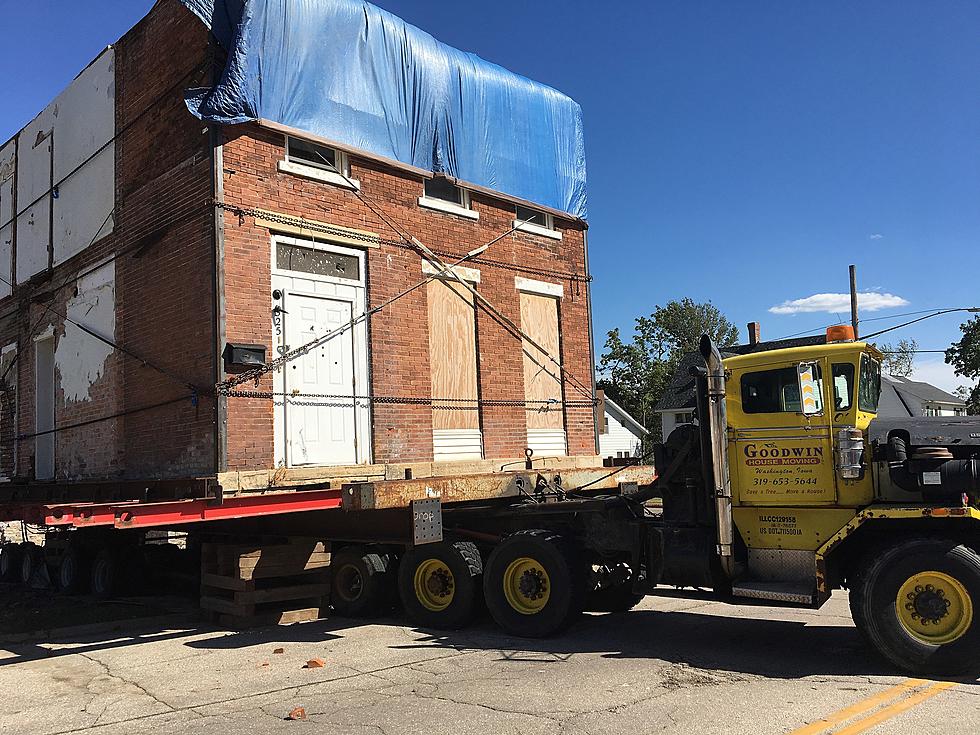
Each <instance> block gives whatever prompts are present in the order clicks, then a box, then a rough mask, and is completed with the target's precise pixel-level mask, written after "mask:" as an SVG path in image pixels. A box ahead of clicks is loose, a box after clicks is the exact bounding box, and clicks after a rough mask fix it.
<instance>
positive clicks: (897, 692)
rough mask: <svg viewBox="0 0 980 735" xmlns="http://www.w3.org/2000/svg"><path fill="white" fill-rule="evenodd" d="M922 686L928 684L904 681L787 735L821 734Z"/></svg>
mask: <svg viewBox="0 0 980 735" xmlns="http://www.w3.org/2000/svg"><path fill="white" fill-rule="evenodd" d="M923 684H928V682H927V681H926V680H925V679H906V680H905V681H903V682H902V683H901V684H899V685H898V686H894V687H892V688H891V689H886V690H885V691H883V692H879V693H878V694H875V695H873V696H871V697H868V698H867V699H862V700H861V701H860V702H856V703H855V704H852V705H851V706H849V707H845V708H844V709H842V710H839V711H837V712H835V713H834V714H832V715H828V716H827V717H825V718H823V719H822V720H817V721H816V722H811V723H810V724H809V725H804V726H803V727H801V728H800V729H799V730H793V732H791V733H789V735H818V733H821V732H823V731H824V730H826V729H828V728H830V727H833V726H834V725H839V724H840V723H842V722H847V721H848V720H850V719H851V718H853V717H857V716H858V715H861V714H864V713H865V712H867V711H868V710H872V709H874V708H875V707H879V706H881V705H882V704H885V703H886V702H890V701H892V700H893V699H897V698H898V697H903V696H905V695H906V694H908V693H909V692H911V691H912V690H914V689H916V688H917V687H920V686H922V685H923ZM838 735H839V734H838Z"/></svg>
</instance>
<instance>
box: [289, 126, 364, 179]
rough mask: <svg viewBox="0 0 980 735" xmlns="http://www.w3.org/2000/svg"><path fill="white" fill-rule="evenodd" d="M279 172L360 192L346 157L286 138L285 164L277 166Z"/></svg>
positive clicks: (306, 141)
mask: <svg viewBox="0 0 980 735" xmlns="http://www.w3.org/2000/svg"><path fill="white" fill-rule="evenodd" d="M279 170H280V171H283V172H284V173H290V174H296V175H297V176H303V177H304V178H308V179H314V180H316V181H322V182H323V183H326V184H333V185H334V186H340V187H343V188H345V189H360V188H361V185H360V182H358V181H356V180H354V179H352V178H351V175H350V159H349V158H348V156H347V154H346V153H344V152H343V151H340V150H337V149H336V148H331V147H329V146H325V145H321V144H319V143H313V142H311V141H308V140H303V139H302V138H296V137H294V136H292V135H287V136H286V160H284V161H280V162H279Z"/></svg>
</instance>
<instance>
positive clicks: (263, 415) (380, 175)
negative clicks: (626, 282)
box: [223, 125, 595, 469]
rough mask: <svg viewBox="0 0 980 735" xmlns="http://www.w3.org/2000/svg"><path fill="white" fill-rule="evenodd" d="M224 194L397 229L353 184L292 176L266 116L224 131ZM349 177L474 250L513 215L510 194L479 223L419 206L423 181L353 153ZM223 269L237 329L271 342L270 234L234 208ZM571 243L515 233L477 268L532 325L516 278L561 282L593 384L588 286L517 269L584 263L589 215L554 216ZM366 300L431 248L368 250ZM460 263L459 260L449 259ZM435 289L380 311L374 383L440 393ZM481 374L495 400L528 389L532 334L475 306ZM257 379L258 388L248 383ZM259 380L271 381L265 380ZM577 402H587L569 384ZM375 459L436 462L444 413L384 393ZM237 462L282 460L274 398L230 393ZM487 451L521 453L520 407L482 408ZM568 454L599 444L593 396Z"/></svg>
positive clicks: (379, 229) (484, 283)
mask: <svg viewBox="0 0 980 735" xmlns="http://www.w3.org/2000/svg"><path fill="white" fill-rule="evenodd" d="M225 134H226V138H225V145H224V151H223V155H224V168H225V180H224V185H225V197H226V201H227V203H228V204H229V205H235V206H241V207H245V208H258V209H265V210H272V211H275V212H279V213H282V214H287V215H292V216H298V217H304V218H307V219H312V220H317V221H320V222H326V223H329V224H333V225H339V226H342V227H350V228H355V229H359V230H367V231H370V232H374V233H377V234H378V235H380V236H381V237H382V238H383V239H391V240H398V239H400V238H399V237H398V235H397V234H396V233H395V232H394V231H393V230H392V228H390V227H389V226H388V225H386V224H385V223H384V222H383V221H382V220H381V219H380V218H379V217H378V216H377V215H376V214H374V213H373V212H372V211H371V209H370V208H369V207H367V206H366V205H365V204H364V203H362V202H361V201H359V200H358V199H357V197H356V196H355V195H354V194H353V193H352V192H349V191H346V190H344V189H342V188H338V187H335V186H331V185H329V184H325V183H321V182H317V181H310V180H307V179H303V178H301V177H298V176H295V175H293V174H288V173H280V172H279V171H278V169H277V164H278V162H279V161H280V160H282V159H283V158H284V150H283V147H284V139H283V136H282V135H281V134H278V133H275V132H272V131H269V130H267V129H264V128H261V127H259V126H258V125H247V126H239V127H236V128H230V129H227V130H226V131H225ZM350 158H351V177H352V178H354V179H357V180H359V181H360V183H361V191H362V192H363V194H364V196H365V197H366V198H368V199H369V200H370V201H371V202H372V203H373V204H375V205H376V206H377V207H378V208H380V209H381V211H382V212H384V214H385V215H386V216H387V217H388V218H390V219H391V220H392V221H393V222H394V223H395V225H396V226H397V227H398V228H399V229H401V230H403V231H405V232H407V233H409V234H411V235H414V236H416V237H418V238H419V239H420V240H421V241H422V242H424V243H425V244H427V245H428V246H429V247H431V248H433V249H435V250H440V251H445V252H449V253H457V254H459V256H462V254H464V253H466V252H468V251H470V250H472V249H474V248H476V247H477V246H479V245H482V244H484V243H486V242H488V241H489V240H491V239H493V238H495V237H497V236H498V235H500V234H502V233H504V232H506V231H507V230H509V229H510V228H511V226H512V221H513V219H514V211H513V207H512V205H509V204H507V203H506V202H503V201H501V200H497V199H494V198H492V197H489V196H484V195H482V194H478V193H474V194H473V195H472V207H473V209H474V210H476V211H477V212H479V214H480V219H479V221H477V222H473V221H471V220H469V219H465V218H461V217H458V216H456V215H452V214H443V213H441V212H435V211H431V210H429V209H424V208H420V207H419V206H418V198H419V196H420V195H421V194H422V178H421V177H420V176H416V175H414V174H411V173H407V172H404V171H401V170H398V169H394V168H392V167H388V166H384V165H382V164H379V163H376V162H373V161H370V160H367V159H362V158H358V157H357V156H356V155H353V154H352V155H351V157H350ZM224 224H225V278H226V285H225V289H226V301H227V314H228V318H227V324H226V328H227V339H228V340H229V341H232V342H254V343H259V344H265V345H268V346H270V354H271V341H272V335H271V320H270V310H271V308H272V301H271V280H270V279H271V274H270V268H271V265H270V261H271V254H270V252H269V249H270V245H271V235H270V231H269V230H268V229H266V228H263V227H259V226H257V225H256V224H255V220H254V218H253V217H251V216H245V217H241V218H240V217H239V216H238V215H237V214H235V213H234V212H227V213H226V216H225V222H224ZM556 224H557V226H558V228H559V229H560V230H561V232H562V234H563V239H562V240H561V241H560V242H557V241H554V240H551V239H547V238H543V237H540V236H536V235H532V234H528V233H515V234H513V235H510V236H508V237H506V238H504V239H503V240H501V241H500V242H498V243H496V244H494V245H493V246H492V247H491V248H490V250H489V251H488V252H486V253H485V254H484V255H483V256H482V257H481V258H477V259H476V260H475V261H474V262H472V263H467V265H468V266H471V267H475V268H478V269H479V270H480V272H481V283H480V284H479V286H478V288H479V290H480V292H481V293H482V294H483V295H484V296H486V297H487V298H488V299H489V300H490V301H491V302H492V303H493V304H494V305H496V306H497V307H498V308H499V309H501V310H502V311H503V312H504V313H505V314H506V315H507V316H508V317H509V318H510V319H512V320H513V321H514V322H515V323H517V324H520V306H519V297H518V292H517V290H516V289H515V285H514V278H515V276H518V275H522V276H525V277H529V278H534V279H536V280H542V281H548V282H557V283H562V285H563V286H564V292H565V296H564V298H563V299H562V301H561V304H560V320H561V333H562V352H563V359H564V364H565V367H566V368H567V369H568V371H569V372H570V373H571V374H572V375H573V376H574V377H575V378H576V379H577V380H578V381H579V382H581V383H583V384H584V385H586V386H589V385H591V365H590V359H591V354H590V349H589V331H588V313H589V312H588V309H589V305H588V290H587V288H586V284H584V283H581V282H572V281H569V280H568V278H567V275H566V276H565V278H564V279H563V278H562V277H561V276H559V275H554V274H548V275H545V274H534V273H528V272H522V271H519V270H514V269H511V268H508V267H501V266H498V265H494V264H491V263H489V262H487V261H489V260H493V261H497V262H500V263H503V264H505V265H508V266H519V267H523V268H531V269H537V270H541V271H551V272H558V273H561V274H570V273H573V274H578V275H579V276H581V275H583V274H584V269H585V260H584V233H583V229H582V227H581V225H578V224H576V223H573V222H572V221H562V220H556ZM367 253H368V306H369V308H370V307H371V306H374V305H377V304H380V303H382V302H384V301H385V300H386V299H388V298H389V297H391V296H392V295H394V294H396V293H397V292H399V291H401V290H403V289H405V288H407V287H408V286H410V285H412V284H414V283H417V282H418V281H419V280H421V279H422V278H423V275H422V270H421V259H420V257H419V255H418V254H417V253H415V252H414V251H412V250H410V249H406V248H403V247H398V246H395V245H391V244H384V243H383V244H382V245H381V246H380V247H379V248H371V249H368V251H367ZM447 260H448V259H447ZM426 325H427V315H426V297H425V290H424V289H419V290H418V291H416V292H414V293H413V294H411V295H409V296H406V297H404V298H403V299H401V300H399V301H398V302H396V303H395V304H393V305H392V306H390V307H387V308H386V309H384V310H382V311H381V312H379V313H378V314H376V315H374V316H372V317H371V320H370V324H369V330H370V338H369V343H370V358H371V367H372V370H371V381H372V394H373V395H375V396H400V397H417V396H428V395H429V394H430V392H431V384H430V377H429V363H428V335H427V326H426ZM477 339H478V345H479V373H480V388H481V396H482V397H483V398H484V399H520V398H523V396H524V372H523V370H524V369H523V356H522V352H521V345H520V343H519V342H518V341H517V340H516V339H514V338H513V337H512V336H510V335H509V334H507V333H506V332H505V331H504V330H503V328H502V327H501V326H499V325H498V324H497V323H496V322H495V321H494V320H493V318H491V316H490V314H488V313H487V312H486V311H485V310H483V309H480V310H479V312H478V317H477ZM248 387H251V386H248ZM260 389H261V390H272V381H271V379H270V378H269V377H266V378H265V379H264V380H263V382H262V384H261V385H260ZM565 394H566V399H567V400H569V401H576V400H577V401H582V400H585V399H586V396H583V395H582V394H581V393H580V392H578V391H577V390H576V389H575V388H573V387H572V386H571V384H570V383H569V382H567V381H566V386H565ZM372 423H373V445H374V457H373V459H374V461H376V462H387V461H408V460H429V459H431V458H432V421H431V410H430V408H429V407H428V406H408V405H403V404H384V403H375V404H374V405H373V408H372ZM228 425H229V438H228V461H229V468H230V469H246V468H267V467H270V466H272V464H273V460H274V458H273V437H272V431H273V413H272V405H271V402H270V401H268V400H263V399H243V398H232V399H231V400H230V405H229V409H228ZM482 425H483V431H484V444H485V454H486V456H487V457H488V458H504V457H517V456H521V455H522V454H523V450H524V447H525V446H526V444H527V437H526V419H525V410H524V408H522V407H489V406H488V407H484V408H483V411H482ZM566 429H567V432H568V445H569V447H568V448H569V453H570V454H579V455H591V454H594V453H595V430H594V426H593V413H592V409H591V407H581V408H579V407H570V408H569V409H568V410H567V413H566Z"/></svg>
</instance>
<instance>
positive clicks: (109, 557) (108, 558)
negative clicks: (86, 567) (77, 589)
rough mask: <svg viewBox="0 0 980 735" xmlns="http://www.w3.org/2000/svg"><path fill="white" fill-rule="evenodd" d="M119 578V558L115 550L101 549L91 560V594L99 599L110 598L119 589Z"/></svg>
mask: <svg viewBox="0 0 980 735" xmlns="http://www.w3.org/2000/svg"><path fill="white" fill-rule="evenodd" d="M119 577H120V569H119V556H118V555H117V554H116V551H115V549H111V548H109V547H106V548H104V549H102V550H101V551H100V552H99V553H98V554H96V555H95V559H93V560H92V594H93V595H95V596H96V597H98V598H100V599H106V598H109V597H112V596H113V595H115V594H116V591H117V590H118V588H119Z"/></svg>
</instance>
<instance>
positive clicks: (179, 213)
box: [0, 0, 215, 479]
mask: <svg viewBox="0 0 980 735" xmlns="http://www.w3.org/2000/svg"><path fill="white" fill-rule="evenodd" d="M207 50H208V34H207V31H206V30H205V29H204V27H203V26H202V25H201V24H200V22H198V21H197V20H196V19H195V18H194V16H192V15H191V14H190V12H189V11H187V10H186V9H185V8H184V7H183V6H182V5H180V4H179V3H178V2H176V0H162V2H159V3H158V4H157V5H155V6H154V8H153V10H152V11H151V12H150V14H149V15H148V16H147V17H146V18H145V19H144V20H142V21H141V22H140V23H139V24H138V25H137V26H136V27H135V28H133V29H132V30H131V31H130V32H129V33H127V34H126V35H125V36H124V37H123V38H122V39H121V40H120V41H119V42H118V43H117V44H116V45H115V51H116V65H115V68H116V134H117V138H116V140H115V158H116V200H115V210H114V219H115V227H114V230H113V233H112V234H111V235H110V236H108V237H105V238H103V239H101V240H100V241H99V242H97V243H95V244H94V245H93V246H91V247H89V248H87V249H86V250H84V251H83V252H82V253H80V254H78V255H77V256H75V257H74V258H71V259H70V260H68V261H67V262H66V263H64V264H61V265H59V266H58V267H56V268H55V269H54V270H53V271H51V272H49V273H46V274H42V275H40V276H38V277H37V278H35V279H33V280H32V281H31V282H30V283H28V284H24V285H21V286H19V287H18V289H17V291H16V292H15V293H14V295H13V296H12V297H11V298H10V299H7V300H6V301H7V303H6V304H5V305H0V316H2V315H3V314H5V313H9V314H11V316H8V318H7V319H2V318H0V344H2V345H6V344H8V343H10V342H13V341H16V342H17V343H18V348H19V354H20V357H19V359H18V362H17V367H16V369H15V372H16V382H17V388H18V395H17V403H18V417H17V432H18V433H20V434H26V435H29V434H32V433H33V432H34V430H35V429H34V424H35V403H34V390H35V376H34V360H35V352H34V342H33V340H34V337H35V336H36V335H37V334H39V333H43V332H44V330H45V329H46V328H47V327H49V326H53V328H54V335H55V339H56V340H60V339H61V338H62V337H63V335H64V332H65V324H64V319H63V318H62V317H61V316H60V315H62V314H64V313H65V309H66V303H67V300H68V299H69V298H71V297H72V296H73V295H74V292H75V289H74V284H75V281H74V277H75V276H77V275H78V274H81V273H84V272H85V271H87V270H89V269H91V268H92V267H93V266H94V265H97V264H98V263H99V262H100V261H102V260H105V259H107V258H111V257H114V256H117V255H118V257H117V258H116V260H115V262H114V268H115V312H116V322H115V335H114V339H115V341H116V342H117V343H118V344H120V345H122V346H123V347H125V348H126V349H127V350H128V351H130V352H132V353H134V354H136V355H138V356H140V357H141V358H144V359H145V360H146V361H147V362H148V363H152V364H153V365H157V366H160V367H161V368H163V369H164V370H166V371H168V372H170V373H172V374H173V375H175V376H179V377H180V378H181V379H182V380H181V382H187V383H192V384H194V385H199V386H202V387H204V388H208V387H209V386H213V384H214V371H215V367H214V351H215V350H214V347H213V344H214V340H213V337H212V335H213V324H214V316H213V307H212V304H213V288H212V286H211V283H212V278H213V272H214V270H213V268H214V266H213V256H212V252H213V245H212V232H213V208H212V207H211V205H210V200H211V197H212V193H211V192H212V184H211V164H210V151H209V146H208V138H207V136H206V135H202V125H201V123H200V121H198V120H195V119H194V118H193V117H192V116H191V114H190V113H189V112H188V111H187V108H186V106H185V105H184V102H183V98H182V93H183V90H184V89H185V88H187V87H190V86H195V85H198V84H201V83H203V82H205V81H206V80H207V76H206V74H207V69H206V68H203V67H204V66H205V60H206V58H207ZM198 69H202V71H200V73H196V72H197V70H198ZM192 72H194V73H192ZM137 248H138V249H137ZM123 252H124V253H125V254H122V255H119V254H120V253H123ZM62 286H64V287H62ZM45 305H47V307H50V308H45ZM83 323H84V322H83ZM35 325H36V326H35ZM32 327H34V328H33V329H32ZM189 393H190V389H189V388H188V387H187V386H186V385H181V384H180V383H179V382H177V381H175V380H173V379H171V378H167V377H164V376H162V375H161V374H160V373H159V372H157V371H155V370H154V369H152V368H150V367H147V366H146V365H144V364H143V363H142V362H141V361H140V360H135V359H132V358H130V357H125V356H124V355H123V354H122V353H121V352H119V351H115V352H114V353H113V354H111V355H110V356H109V358H108V359H107V360H106V363H105V366H104V370H103V372H102V375H101V376H100V377H99V378H98V379H97V380H96V381H95V383H93V385H92V386H91V388H90V390H89V396H90V397H89V399H88V400H81V401H66V400H65V395H64V391H63V390H62V389H61V388H60V386H59V388H58V389H57V394H56V401H55V426H56V427H58V428H59V432H58V433H57V435H56V437H57V439H56V449H55V469H56V477H57V478H59V479H94V478H118V477H139V478H150V477H159V476H188V475H197V474H203V473H208V472H213V471H214V465H215V463H214V435H215V429H214V427H215V408H214V401H213V399H211V398H208V397H207V396H202V397H201V399H200V400H199V401H198V405H197V406H194V405H193V404H192V401H191V400H190V399H187V400H185V401H183V402H181V403H180V404H174V405H170V406H166V407H162V408H157V409H154V410H151V411H140V410H139V409H142V408H144V407H146V406H149V405H152V404H157V403H161V402H163V401H167V400H169V399H172V398H177V397H179V396H181V395H185V394H189ZM133 411H135V413H131V414H130V415H127V416H125V417H117V418H113V419H110V420H101V419H104V418H105V417H107V416H113V415H115V414H119V413H123V412H133ZM92 421H94V423H86V425H85V426H82V427H78V428H69V427H71V426H72V425H74V424H78V423H85V422H92ZM9 430H10V429H9V425H8V426H5V427H4V430H3V433H4V436H6V435H7V432H8V431H9ZM34 447H35V442H34V440H33V439H31V438H28V439H24V440H21V441H19V442H18V443H17V476H18V477H22V478H31V477H32V476H33V473H34V453H35V448H34ZM11 458H12V453H11ZM5 462H6V464H7V465H8V466H9V465H10V464H12V462H11V461H10V460H9V459H8V460H5ZM2 469H3V470H5V471H9V470H8V467H7V466H5V467H3V468H2Z"/></svg>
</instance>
